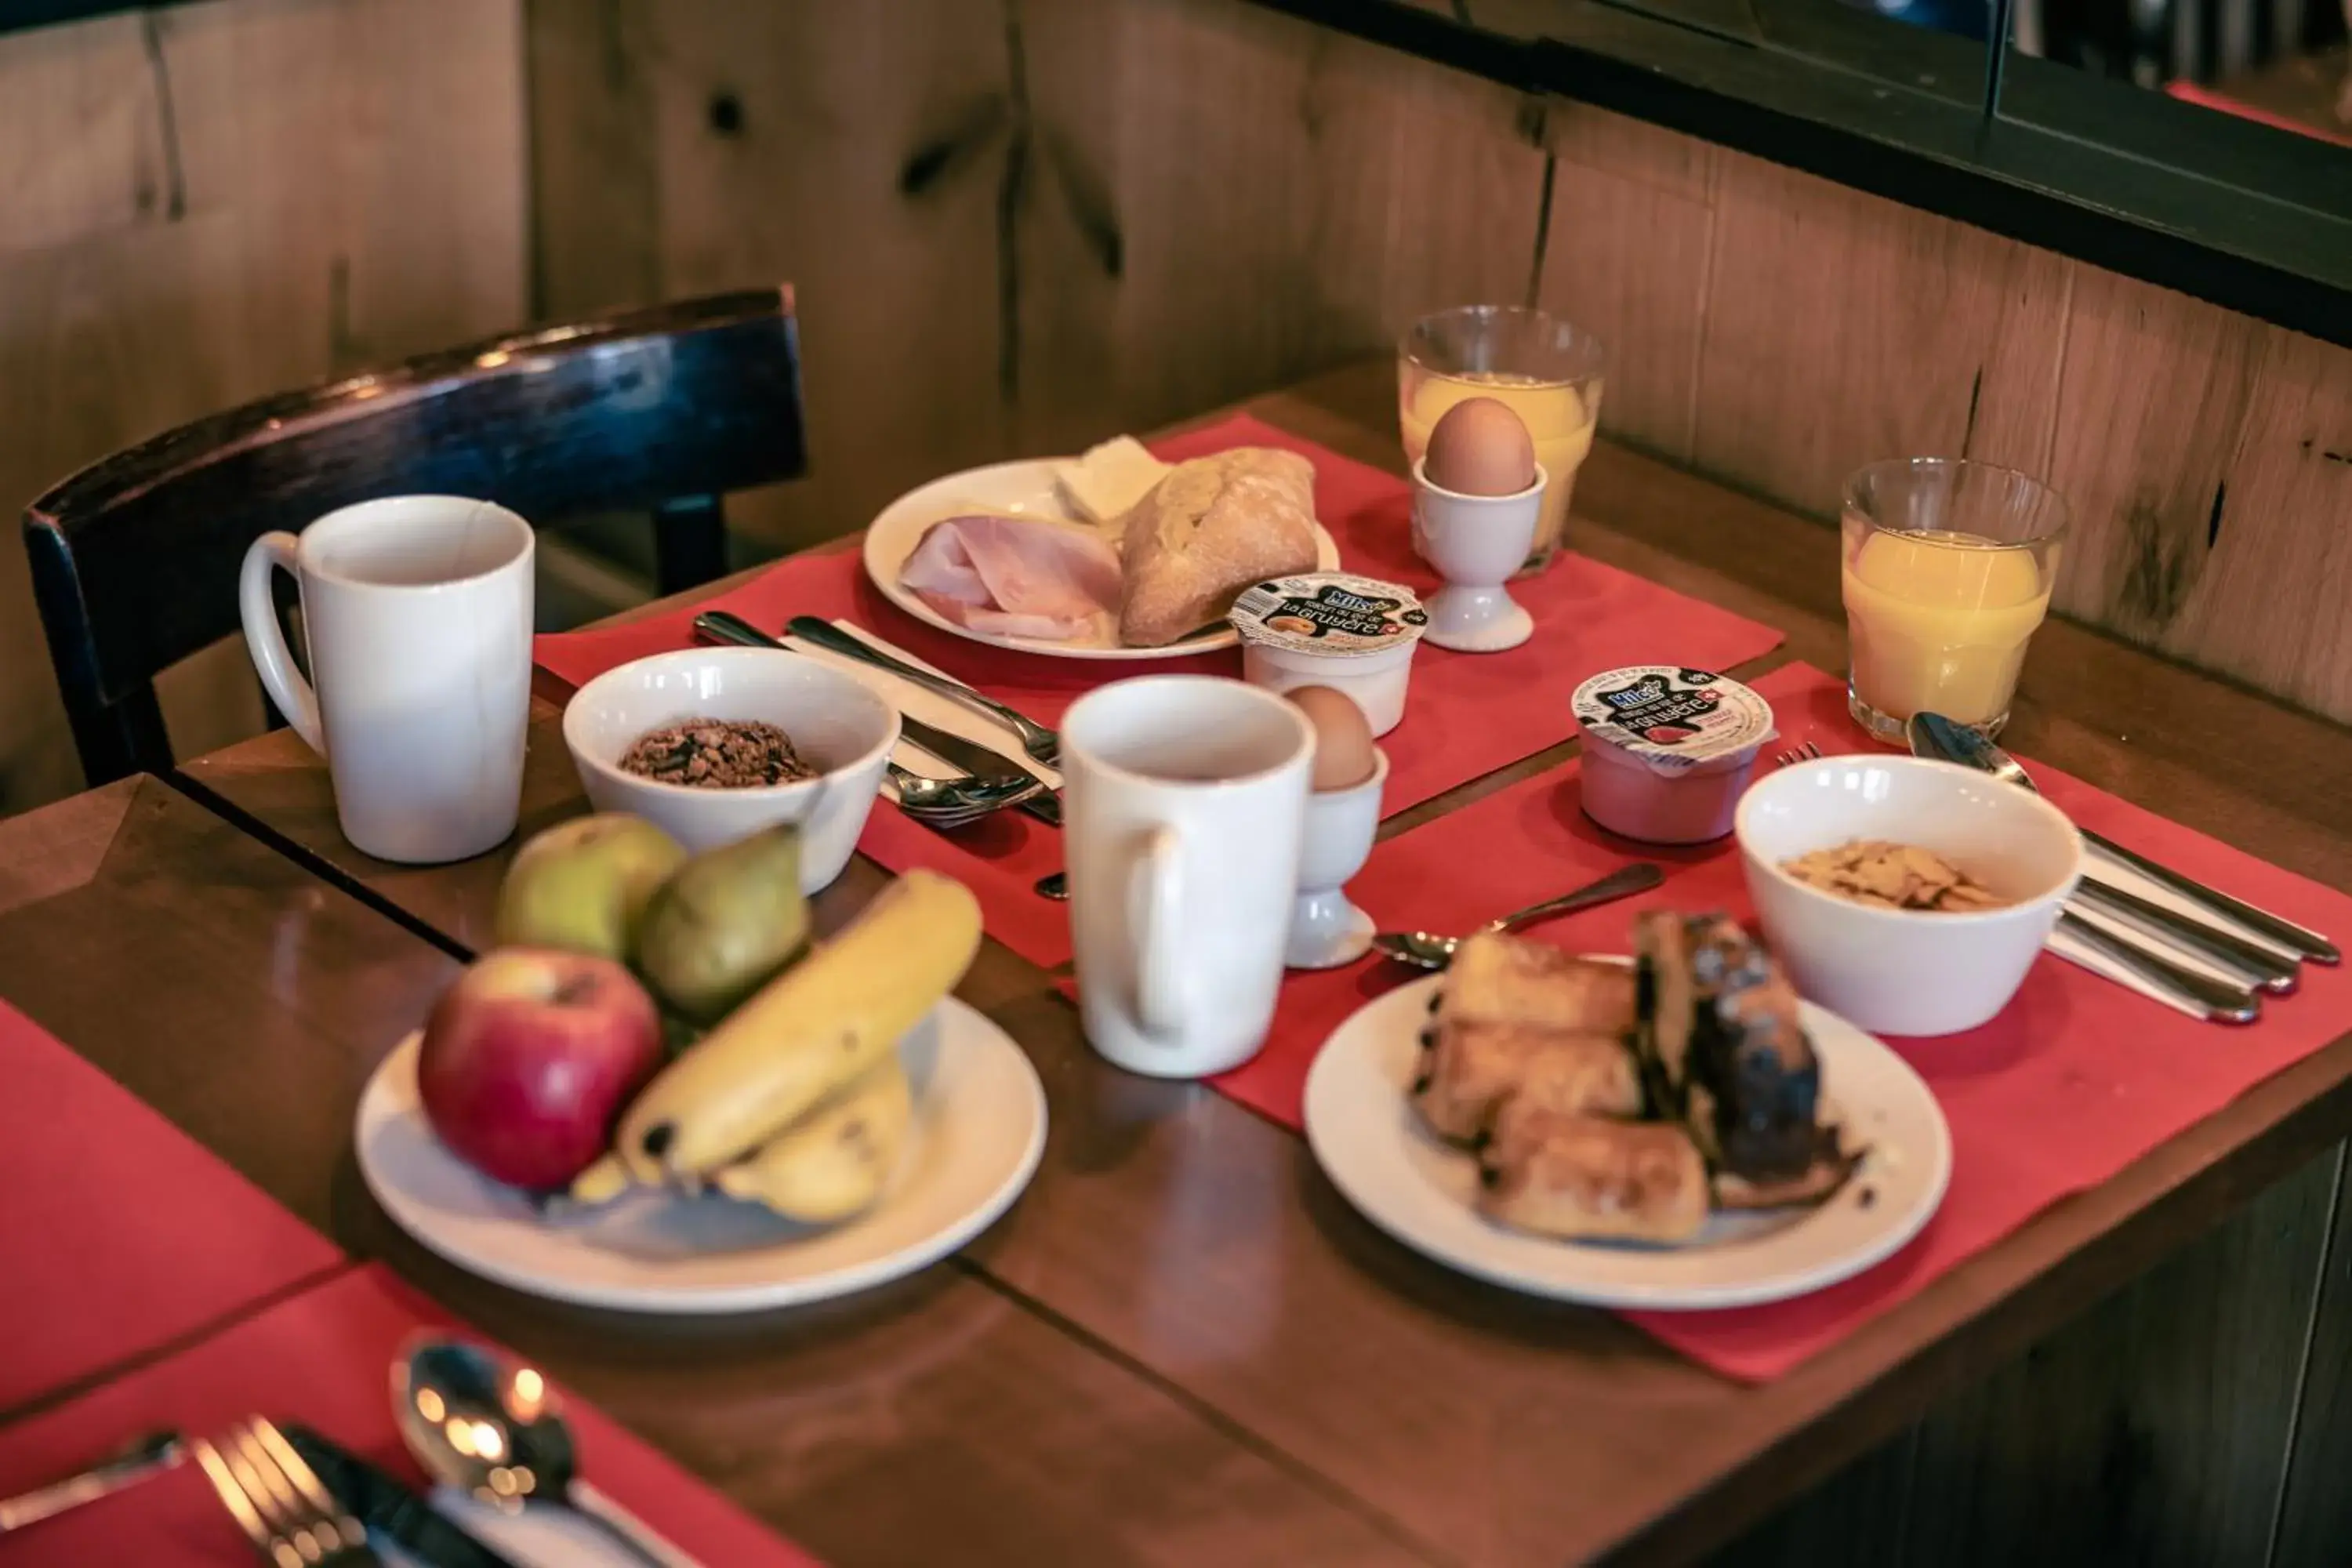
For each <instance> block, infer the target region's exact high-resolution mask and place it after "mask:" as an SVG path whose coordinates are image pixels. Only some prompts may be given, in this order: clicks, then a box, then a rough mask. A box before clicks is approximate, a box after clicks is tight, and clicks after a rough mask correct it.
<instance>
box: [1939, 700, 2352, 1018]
mask: <svg viewBox="0 0 2352 1568" xmlns="http://www.w3.org/2000/svg"><path fill="white" fill-rule="evenodd" d="M1906 728H1907V730H1908V732H1909V735H1910V740H1911V751H1912V753H1913V754H1914V755H1916V756H1922V757H1940V758H1942V759H1943V760H1944V761H1946V762H1952V763H1964V764H1966V765H1967V766H1969V767H1972V768H1977V769H1980V770H1981V771H1983V772H1985V773H1990V774H1992V776H1993V777H1995V778H1997V779H2000V780H2002V781H2003V782H2005V783H2008V784H2016V785H2018V786H2019V787H2021V788H2022V789H2026V790H2030V791H2032V793H2034V794H2036V795H2039V794H2040V793H2041V791H2039V790H2036V789H2034V787H2033V778H2032V774H2030V773H2027V772H2026V771H2025V766H2024V764H2023V763H2020V762H2019V761H2018V760H2017V759H2016V758H2015V757H2012V756H2011V755H2010V754H2009V753H2008V752H2004V751H2002V750H2001V749H2000V747H1999V746H1996V745H1994V744H1993V743H1992V742H1990V740H1987V739H1986V738H1985V737H1984V736H1983V735H1982V734H1981V733H1979V731H1975V730H1972V729H1970V728H1969V727H1968V726H1967V725H1965V724H1960V723H1957V722H1955V721H1952V720H1950V719H1947V718H1945V717H1944V716H1943V715H1942V714H1941V713H1915V714H1913V715H1912V716H1911V721H1910V723H1909V725H1908V726H1907V727H1906ZM2076 831H2077V832H2079V833H2081V834H2082V836H2083V842H2084V843H2085V844H2088V845H2091V846H2093V847H2095V848H2097V849H2100V850H2102V851H2104V852H2105V853H2106V854H2108V855H2111V856H2113V857H2114V858H2116V859H2118V860H2120V861H2122V862H2123V863H2124V864H2125V865H2126V866H2129V867H2131V868H2133V869H2134V870H2136V871H2138V872H2139V873H2140V874H2141V875H2142V876H2145V877H2147V878H2150V879H2153V880H2155V881H2158V882H2161V883H2162V884H2163V885H2164V886H2166V887H2168V888H2169V889H2172V890H2173V891H2174V892H2176V893H2179V895H2180V896H2181V897H2183V898H2185V899H2187V900H2189V901H2190V902H2192V903H2195V904H2198V905H2200V906H2202V907H2203V908H2205V909H2207V910H2211V911H2212V912H2213V913H2214V914H2217V915H2220V916H2221V918H2222V919H2224V920H2229V921H2236V922H2237V923H2238V924H2239V925H2241V926H2243V927H2244V928H2246V929H2247V930H2249V931H2256V932H2259V933H2260V934H2261V935H2263V937H2265V938H2267V939H2268V940H2269V941H2272V942H2276V943H2278V945H2279V946H2281V947H2283V948H2285V949H2286V950H2287V951H2288V952H2293V953H2295V954H2297V955H2299V956H2300V957H2302V958H2305V959H2307V960H2309V961H2310V962H2311V963H2342V962H2343V959H2344V954H2343V952H2342V951H2341V950H2340V949H2338V948H2337V947H2336V944H2335V943H2334V942H2330V941H2328V940H2327V939H2326V937H2324V936H2322V935H2320V934H2319V933H2318V932H2317V931H2309V930H2306V929H2305V928H2304V927H2302V926H2299V925H2297V924H2295V923H2294V921H2290V920H2286V919H2284V918H2283V917H2281V916H2278V915H2274V914H2273V913H2271V912H2270V911H2269V910H2258V909H2256V908H2255V907H2254V906H2253V905H2252V904H2249V903H2246V902H2245V901H2243V900H2239V899H2233V898H2231V896H2230V895H2229V894H2227V893H2224V892H2222V891H2221V890H2220V889H2215V888H2209V887H2207V886H2206V885H2205V884H2204V883H2202V882H2200V881H2198V880H2197V879H2195V878H2193V877H2184V876H2182V875H2181V874H2180V873H2179V872H2178V871H2175V870H2173V869H2172V868H2170V867H2168V866H2159V865H2158V864H2157V863H2156V862H2155V861H2153V860H2150V859H2148V858H2147V857H2146V856H2144V855H2141V854H2138V853H2137V852H2135V851H2133V850H2130V849H2126V848H2125V847H2123V846H2122V845H2120V844H2118V843H2116V841H2115V840H2114V839H2112V838H2107V837H2103V836H2102V835H2100V834H2096V833H2094V832H2092V831H2091V830H2090V829H2089V828H2087V827H2081V826H2078V827H2077V828H2076ZM2088 880H2089V879H2087V878H2086V879H2085V881H2088ZM2101 894H2105V896H2106V899H2107V901H2108V902H2109V903H2110V904H2114V903H2116V902H2117V901H2119V900H2121V899H2124V898H2128V897H2129V895H2127V894H2120V893H2117V892H2114V891H2111V890H2109V889H2103V888H2094V889H2092V896H2093V897H2095V898H2096V897H2097V896H2099V895H2101ZM2132 903H2133V904H2134V905H2135V906H2137V907H2135V908H2134V909H2132V910H2130V912H2132V913H2136V914H2139V915H2140V916H2141V917H2142V919H2143V920H2149V919H2154V920H2158V921H2164V922H2167V923H2166V924H2165V927H2164V929H2166V930H2167V931H2172V930H2173V928H2174V927H2175V926H2177V925H2195V922H2192V921H2189V920H2187V918H2186V917H2184V916H2180V915H2176V914H2173V913H2172V912H2171V911H2170V910H2166V909H2164V908H2163V907H2162V906H2160V905H2156V904H2149V903H2147V901H2146V900H2132ZM2147 910H2155V911H2156V913H2155V915H2154V916H2150V915H2148V914H2147ZM2188 935H2189V942H2190V945H2192V946H2195V947H2196V948H2197V949H2198V951H2200V952H2209V951H2210V949H2211V948H2212V947H2213V946H2214V945H2215V941H2214V939H2216V938H2217V937H2218V938H2220V939H2221V943H2222V944H2223V945H2224V946H2225V952H2224V954H2223V957H2224V961H2225V962H2228V961H2230V960H2234V961H2235V963H2234V965H2233V966H2234V967H2237V968H2240V969H2249V970H2252V971H2254V972H2255V973H2256V974H2257V975H2258V976H2259V977H2260V978H2261V979H2262V981H2263V989H2264V990H2266V991H2277V992H2284V991H2292V990H2293V989H2294V984H2293V980H2292V973H2293V967H2294V966H2293V964H2292V963H2288V964H2287V966H2286V970H2285V971H2284V973H2282V971H2280V970H2279V969H2278V968H2277V967H2276V966H2275V963H2274V962H2273V961H2272V960H2271V955H2270V954H2268V953H2265V952H2263V950H2261V949H2260V948H2250V947H2248V946H2247V945H2246V944H2244V943H2236V944H2234V946H2231V945H2229V938H2228V934H2227V933H2226V932H2219V931H2214V930H2213V929H2212V928H2211V927H2210V926H2203V925H2196V929H2195V930H2194V931H2190V932H2189V933H2188ZM2283 979H2284V981H2285V982H2286V983H2285V984H2281V981H2282V980H2283Z"/></svg>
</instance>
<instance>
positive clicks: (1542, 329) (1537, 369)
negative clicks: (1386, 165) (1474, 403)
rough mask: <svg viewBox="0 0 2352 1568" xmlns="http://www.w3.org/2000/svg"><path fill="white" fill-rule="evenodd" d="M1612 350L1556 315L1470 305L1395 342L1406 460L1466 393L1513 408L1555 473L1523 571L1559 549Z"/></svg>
mask: <svg viewBox="0 0 2352 1568" xmlns="http://www.w3.org/2000/svg"><path fill="white" fill-rule="evenodd" d="M1607 369H1608V353H1607V352H1606V351H1605V350H1603V349H1602V348H1601V340H1600V339H1598V338H1596V337H1594V336H1593V335H1592V334H1591V332H1588V331H1583V330H1581V329H1580V328H1578V327H1576V326H1574V325H1572V324H1570V322H1567V321H1561V320H1560V319H1559V317H1557V316H1555V315H1552V314H1550V313H1549V311H1545V310H1534V309H1531V308H1529V307H1527V306H1522V305H1464V306H1461V307H1459V308H1458V309H1455V310H1440V311H1438V312H1437V314H1435V315H1433V316H1423V318H1422V319H1421V320H1420V321H1415V322H1414V323H1413V324H1412V331H1409V332H1407V333H1405V335H1404V342H1402V343H1400V344H1398V345H1397V422H1398V424H1399V425H1400V426H1402V427H1403V432H1404V458H1405V462H1406V464H1407V465H1408V466H1410V465H1412V464H1413V463H1417V462H1419V461H1421V457H1422V454H1423V452H1424V451H1426V450H1428V447H1429V432H1430V427H1431V426H1433V425H1435V424H1436V423H1437V421H1438V418H1439V416H1441V415H1443V414H1444V412H1445V411H1446V410H1447V409H1449V408H1451V407H1453V406H1454V405H1455V404H1457V403H1459V402H1461V401H1462V400H1463V399H1464V398H1465V397H1492V398H1494V399H1496V400H1497V401H1498V402H1502V403H1506V404H1508V405H1510V407H1511V409H1512V411H1513V412H1515V413H1517V415H1518V416H1519V418H1520V420H1521V421H1522V422H1523V423H1525V424H1526V426H1527V427H1528V436H1529V437H1531V438H1532V439H1533V440H1534V442H1535V448H1536V461H1537V462H1538V463H1539V464H1541V465H1542V466H1543V470H1544V472H1545V473H1546V474H1547V475H1549V476H1550V482H1549V483H1548V484H1547V485H1546V486H1545V487H1544V494H1543V504H1542V507H1541V509H1540V510H1538V512H1537V514H1536V541H1535V546H1534V548H1533V549H1532V550H1531V551H1530V552H1528V563H1527V565H1526V566H1525V567H1523V568H1521V570H1520V573H1519V575H1521V576H1523V577H1524V576H1526V575H1527V574H1529V573H1532V572H1540V571H1542V570H1543V569H1544V568H1545V567H1546V566H1549V565H1550V564H1551V560H1552V557H1553V556H1554V555H1555V554H1557V553H1559V546H1560V537H1561V534H1562V531H1563V530H1564V529H1565V527H1566V525H1567V521H1568V503H1569V497H1570V493H1571V492H1572V491H1573V490H1574V489H1575V488H1576V469H1577V466H1578V465H1579V464H1580V463H1582V462H1583V461H1584V455H1585V454H1586V453H1587V452H1590V451H1591V450H1592V429H1593V426H1594V424H1595V423H1596V422H1597V421H1598V420H1599V419H1600V417H1601V380H1602V377H1603V375H1604V374H1605V373H1606V371H1607Z"/></svg>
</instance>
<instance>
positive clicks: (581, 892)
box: [493, 812, 686, 963]
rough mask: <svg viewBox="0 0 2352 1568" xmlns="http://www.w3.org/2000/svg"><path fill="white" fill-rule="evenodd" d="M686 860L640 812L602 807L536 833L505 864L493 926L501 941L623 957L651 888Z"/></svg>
mask: <svg viewBox="0 0 2352 1568" xmlns="http://www.w3.org/2000/svg"><path fill="white" fill-rule="evenodd" d="M685 861H686V850H685V849H684V848H683V847H680V846H679V844H678V842H677V840H676V839H674V838H672V837H670V836H669V835H668V834H667V833H664V832H663V831H662V830H661V829H660V828H658V827H656V826H654V825H653V824H652V823H650V822H647V821H646V819H645V818H643V817H641V816H628V815H627V814H625V813H623V812H602V813H599V814H598V815H596V816H581V817H574V818H573V819H572V820H571V821H570V822H565V823H561V824H559V825H557V826H553V827H551V828H549V829H548V830H547V831H546V832H544V833H541V834H539V835H537V836H535V837H533V838H532V839H531V840H530V843H528V844H526V845H524V846H523V847H522V849H521V851H520V853H519V854H517V855H516V856H515V858H514V864H513V865H511V866H509V867H508V868H507V877H506V881H505V883H504V884H503V885H502V886H500V888H499V913H498V921H497V923H496V925H495V926H494V927H493V931H494V932H495V935H496V937H497V940H498V944H499V946H500V947H550V948H556V949H559V950H561V951H562V952H585V953H593V954H594V955H595V956H596V957H598V958H609V959H613V960H614V961H616V962H618V963H627V962H628V960H629V956H630V954H631V953H632V952H635V946H636V933H637V927H638V924H639V922H640V921H642V920H643V919H644V917H645V912H646V904H648V903H649V902H651V901H652V899H653V896H654V890H655V889H657V888H659V887H660V886H661V885H662V883H663V882H665V881H667V879H669V875H670V873H671V872H673V871H675V870H677V868H678V867H679V866H681V865H683V864H684V863H685Z"/></svg>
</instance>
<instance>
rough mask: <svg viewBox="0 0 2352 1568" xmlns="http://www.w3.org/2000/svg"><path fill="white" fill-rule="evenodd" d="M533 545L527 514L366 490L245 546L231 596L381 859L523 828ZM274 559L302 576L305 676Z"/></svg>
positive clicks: (421, 855) (435, 853)
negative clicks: (274, 593) (363, 497)
mask: <svg viewBox="0 0 2352 1568" xmlns="http://www.w3.org/2000/svg"><path fill="white" fill-rule="evenodd" d="M532 552H533V541H532V537H531V531H530V524H529V523H527V522H525V521H523V520H522V519H521V518H520V517H517V516H516V515H515V514H514V513H513V512H510V511H509V510H507V509H506V508H504V507H502V506H494V505H492V504H491V503H490V502H488V501H482V500H467V499H465V498H463V497H460V496H394V497H391V498H389V499H386V500H372V501H362V502H361V503H360V504H358V505H356V506H347V507H344V508H342V509H341V510H337V511H331V512H329V513H328V514H327V515H326V516H324V517H322V518H320V519H319V521H316V522H314V523H312V524H310V526H309V527H308V528H306V529H304V530H303V531H302V532H301V533H300V535H299V537H298V536H297V535H294V534H291V533H265V534H263V535H262V536H261V537H260V538H259V539H257V540H255V541H254V542H253V543H252V545H251V546H250V547H249V548H248V549H247V551H246V552H245V566H244V571H243V574H242V575H241V577H240V578H239V581H238V605H239V608H240V610H241V611H242V612H243V616H244V620H245V640H246V645H247V647H248V648H249V649H250V650H251V651H252V654H253V662H254V667H255V668H257V670H259V671H260V674H261V684H262V686H263V687H264V688H265V689H267V690H268V693H269V700H271V701H272V702H274V703H276V704H277V705H278V711H279V712H280V713H283V714H285V715H286V721H287V722H288V723H289V724H290V725H292V726H293V728H294V731H295V732H296V733H297V734H299V735H300V736H301V737H302V739H303V740H304V741H305V742H308V743H309V745H310V749H311V750H312V751H314V752H318V753H319V754H320V756H322V757H324V758H326V759H327V769H328V772H329V773H330V774H331V776H332V778H333V780H334V788H335V816H336V819H337V821H338V822H339V823H341V826H342V830H343V837H346V838H348V839H350V840H351V841H352V845H353V846H355V847H358V848H360V849H362V850H364V851H365V852H366V853H368V854H370V855H373V856H374V857H375V858H377V859H379V860H396V861H402V862H405V863H408V864H413V865H427V864H433V863H436V862H440V861H447V860H463V859H466V858H468V857H470V856H475V855H479V854H481V853H482V852H483V851H485V850H487V849H489V848H491V847H493V846H495V845H497V844H499V842H500V841H502V840H503V839H505V838H506V837H507V836H508V835H509V834H511V833H512V832H513V831H514V829H515V818H516V816H517V815H518V813H519V812H520V807H521V804H522V759H523V736H524V731H525V729H526V728H527V726H528V725H529V722H530V634H531V557H532ZM280 568H282V569H284V570H285V571H287V572H289V573H291V574H293V577H294V580H295V582H296V584H298V585H299V587H300V589H301V595H302V633H303V637H304V641H305V642H306V644H307V646H308V647H309V649H310V675H311V679H310V680H305V679H303V678H302V672H301V671H300V670H299V668H296V666H295V663H294V658H293V655H292V653H291V652H290V651H289V649H288V647H287V646H286V637H285V633H284V632H283V630H281V629H280V627H279V626H278V614H277V609H276V606H275V605H274V604H273V602H272V599H271V595H270V583H269V574H270V573H271V572H272V571H274V570H278V569H280ZM313 682H315V683H316V684H315V685H314V684H313Z"/></svg>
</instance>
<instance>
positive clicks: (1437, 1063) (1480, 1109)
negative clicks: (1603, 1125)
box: [1412, 1023, 1642, 1143]
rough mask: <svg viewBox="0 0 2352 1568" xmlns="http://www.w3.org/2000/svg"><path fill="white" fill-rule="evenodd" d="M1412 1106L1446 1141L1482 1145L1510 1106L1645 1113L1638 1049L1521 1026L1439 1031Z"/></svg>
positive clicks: (1609, 1038) (1604, 1038)
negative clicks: (1510, 1103) (1516, 1103)
mask: <svg viewBox="0 0 2352 1568" xmlns="http://www.w3.org/2000/svg"><path fill="white" fill-rule="evenodd" d="M1428 1039H1429V1041H1430V1044H1429V1047H1428V1048H1427V1049H1426V1050H1425V1051H1424V1052H1423V1057H1422V1071H1421V1076H1420V1078H1419V1079H1418V1080H1417V1081H1416V1082H1415V1083H1414V1085H1413V1093H1412V1102H1413V1104H1414V1105H1415V1106H1416V1107H1418V1108H1419V1110H1420V1111H1421V1114H1422V1119H1423V1121H1427V1122H1428V1123H1429V1125H1430V1128H1431V1130H1432V1131H1434V1132H1436V1133H1437V1134H1438V1135H1439V1136H1440V1137H1443V1138H1451V1139H1454V1140H1455V1141H1456V1142H1465V1143H1467V1142H1475V1141H1477V1140H1478V1139H1480V1138H1482V1137H1484V1136H1485V1135H1486V1130H1487V1128H1488V1126H1489V1124H1490V1123H1491V1122H1492V1121H1493V1120H1494V1116H1495V1112H1496V1110H1497V1109H1498V1108H1499V1107H1500V1106H1501V1105H1502V1103H1503V1102H1504V1101H1505V1100H1513V1099H1517V1100H1528V1101H1531V1102H1533V1103H1536V1104H1538V1105H1541V1106H1543V1107H1545V1108H1547V1109H1549V1110H1571V1111H1585V1112H1590V1113H1592V1114H1595V1115H1602V1116H1639V1115H1640V1114H1641V1113H1642V1083H1641V1075H1640V1073H1639V1071H1638V1069H1637V1068H1635V1066H1634V1061H1633V1050H1632V1049H1631V1048H1630V1047H1628V1046H1627V1045H1626V1044H1625V1042H1624V1041H1623V1040H1622V1039H1620V1038H1619V1037H1616V1036H1613V1035H1582V1034H1568V1033H1563V1032H1560V1031H1557V1030H1550V1029H1535V1028H1528V1027H1526V1026H1522V1025H1517V1024H1490V1023H1453V1024H1443V1025H1433V1026H1432V1027H1431V1029H1430V1031H1429V1035H1428Z"/></svg>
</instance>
